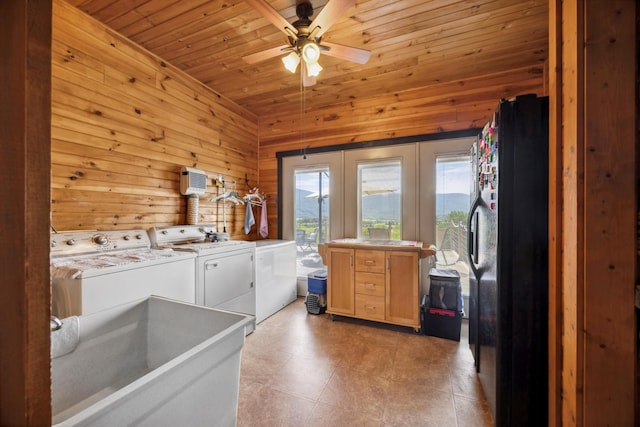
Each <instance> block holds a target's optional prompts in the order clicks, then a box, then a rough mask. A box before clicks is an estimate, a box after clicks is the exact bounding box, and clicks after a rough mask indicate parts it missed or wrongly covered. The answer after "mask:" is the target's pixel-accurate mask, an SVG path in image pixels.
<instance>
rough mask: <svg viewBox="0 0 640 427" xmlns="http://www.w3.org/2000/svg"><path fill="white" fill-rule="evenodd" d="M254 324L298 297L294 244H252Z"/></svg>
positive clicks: (285, 241) (290, 242)
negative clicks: (253, 249)
mask: <svg viewBox="0 0 640 427" xmlns="http://www.w3.org/2000/svg"><path fill="white" fill-rule="evenodd" d="M255 265H256V323H260V322H262V321H263V320H264V319H266V318H267V317H269V316H271V315H273V314H275V313H276V312H278V311H279V310H282V309H283V308H284V307H286V306H287V305H289V304H291V303H292V302H293V301H295V300H296V298H297V297H298V289H297V277H296V242H295V241H294V240H258V241H256V263H255Z"/></svg>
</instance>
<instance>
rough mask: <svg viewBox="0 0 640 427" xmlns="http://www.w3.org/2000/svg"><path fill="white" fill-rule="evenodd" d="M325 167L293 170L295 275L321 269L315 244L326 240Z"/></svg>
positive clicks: (326, 181)
mask: <svg viewBox="0 0 640 427" xmlns="http://www.w3.org/2000/svg"><path fill="white" fill-rule="evenodd" d="M329 184H330V181H329V168H328V167H322V168H314V169H296V170H295V187H294V188H295V201H294V221H295V239H296V247H297V275H298V277H306V276H307V274H308V273H312V272H314V271H317V270H319V269H322V268H323V264H322V258H321V257H320V255H319V254H318V244H319V243H324V242H326V241H327V240H328V236H329V225H330V218H329V212H330V196H329Z"/></svg>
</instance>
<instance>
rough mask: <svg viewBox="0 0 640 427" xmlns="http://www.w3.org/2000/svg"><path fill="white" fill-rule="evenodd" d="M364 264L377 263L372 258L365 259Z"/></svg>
mask: <svg viewBox="0 0 640 427" xmlns="http://www.w3.org/2000/svg"><path fill="white" fill-rule="evenodd" d="M364 265H376V262H375V261H374V260H372V259H365V260H364Z"/></svg>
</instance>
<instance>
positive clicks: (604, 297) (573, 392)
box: [550, 0, 637, 426]
mask: <svg viewBox="0 0 640 427" xmlns="http://www.w3.org/2000/svg"><path fill="white" fill-rule="evenodd" d="M635 7H636V4H635V2H634V1H630V0H620V1H614V2H607V3H604V2H586V1H578V2H552V3H551V8H552V13H551V15H550V18H551V25H550V28H551V29H552V32H553V36H552V38H551V41H552V43H553V46H552V49H553V50H555V51H556V53H555V54H554V55H552V56H551V57H550V59H551V61H552V62H551V64H550V67H551V68H552V69H554V70H556V72H559V73H560V76H557V75H555V73H553V74H551V78H552V80H551V81H550V83H551V87H550V88H551V91H550V92H551V96H552V110H551V111H552V113H553V114H554V117H552V121H551V123H552V133H551V136H552V142H553V144H552V151H551V154H552V161H553V160H555V161H556V165H555V167H554V168H553V169H552V171H555V173H556V176H557V177H558V178H559V177H560V176H561V177H562V181H561V196H562V203H561V204H560V203H557V202H556V203H555V205H554V204H552V206H551V207H552V209H555V212H554V211H552V212H551V218H552V229H551V237H552V238H554V237H555V238H556V239H557V237H558V233H559V232H560V230H561V232H562V236H561V243H560V244H558V243H557V242H552V251H555V254H556V255H561V259H562V261H561V265H558V264H557V262H556V263H552V270H551V279H552V288H551V296H552V300H551V303H552V304H554V307H553V309H554V310H552V312H551V313H550V315H551V320H552V321H553V322H554V323H555V328H554V329H553V330H552V331H551V332H552V334H551V336H550V339H551V340H552V341H551V342H550V344H551V345H552V346H555V351H554V352H555V355H556V356H557V355H561V357H562V365H561V366H559V365H558V364H557V362H555V363H554V364H553V365H552V370H554V369H555V370H556V371H557V370H558V369H561V375H558V373H557V372H552V373H551V379H552V381H554V383H555V384H557V382H558V381H560V383H561V387H560V391H558V389H559V388H558V386H557V385H556V386H555V387H554V389H553V390H551V393H552V394H555V397H556V398H560V399H561V400H562V402H561V407H560V408H559V407H558V405H557V404H554V405H553V406H552V407H551V408H550V409H551V412H550V424H551V425H559V424H560V423H561V424H562V425H585V426H590V425H593V426H601V425H635V424H634V422H635V423H637V420H634V395H635V393H636V392H637V391H636V390H634V386H635V375H636V373H635V369H636V367H635V361H634V355H635V351H636V350H635V346H636V342H637V335H636V324H635V318H634V317H635V314H634V304H633V301H634V284H635V277H636V271H635V256H634V248H635V241H634V237H633V234H634V233H633V230H634V227H635V218H634V215H635V214H634V209H635V207H634V201H635V199H636V197H637V187H636V185H637V184H636V182H635V176H636V173H637V171H636V169H635V168H636V158H637V152H636V151H635V150H636V141H635V140H634V138H635V129H634V117H635V115H636V110H635V95H634V93H633V88H635V78H636V77H635V68H636V61H637V57H634V55H633V54H631V55H630V52H636V46H635V40H636V37H635V31H636V27H635V26H636V23H635V16H636V13H635ZM553 79H556V80H555V81H554V80H553ZM554 155H555V156H556V157H557V156H558V155H561V159H560V162H561V164H558V163H559V162H558V159H557V158H556V159H554ZM560 173H561V175H560ZM554 190H555V191H558V186H557V185H556V186H552V191H554ZM557 198H558V195H557V194H556V199H557ZM559 217H560V218H561V220H562V224H561V225H559V224H558V223H557V222H558V218H559ZM553 222H555V224H554V223H553ZM554 285H555V288H554ZM558 287H559V288H560V289H558ZM554 298H555V300H554ZM557 307H562V311H560V310H558V309H557ZM559 337H561V340H562V341H561V343H562V348H561V349H558V348H557V344H558V342H559ZM551 348H552V350H553V347H551ZM550 357H551V358H553V357H554V354H551V355H550ZM554 383H552V385H553V384H554ZM559 409H561V418H560V416H559V414H558V413H557V411H558V410H559ZM554 411H556V412H554Z"/></svg>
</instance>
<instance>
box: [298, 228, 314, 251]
mask: <svg viewBox="0 0 640 427" xmlns="http://www.w3.org/2000/svg"><path fill="white" fill-rule="evenodd" d="M317 237H318V229H317V228H316V229H315V230H313V232H312V233H307V231H306V230H296V245H297V246H298V247H299V248H300V250H302V251H306V250H310V251H312V250H313V247H312V246H311V245H312V244H314V245H315V244H316V240H317Z"/></svg>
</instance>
